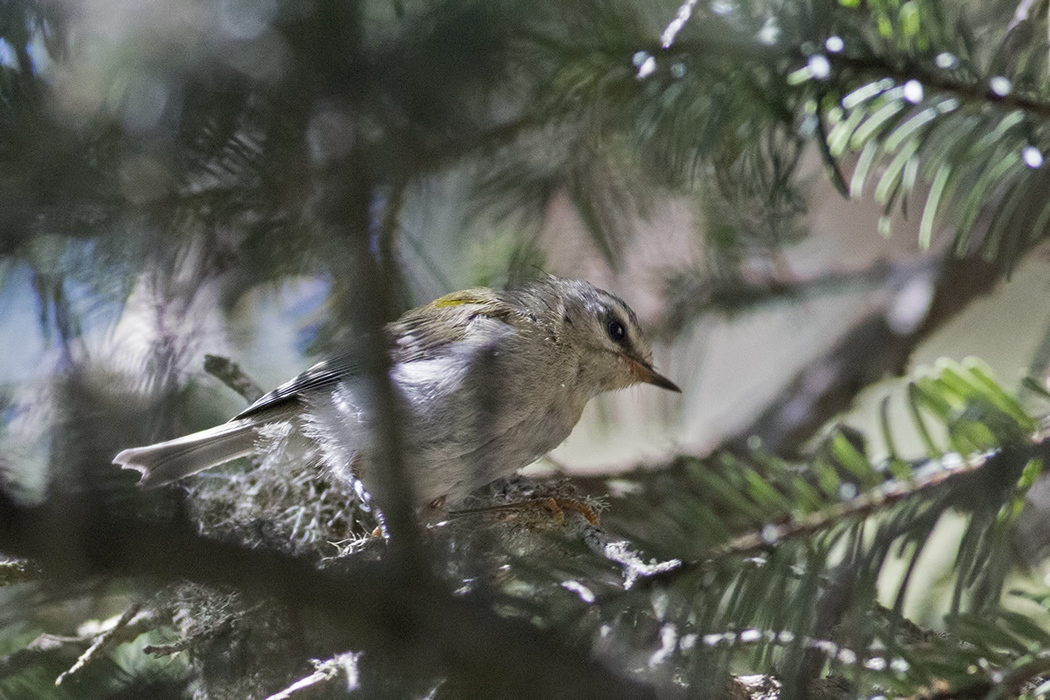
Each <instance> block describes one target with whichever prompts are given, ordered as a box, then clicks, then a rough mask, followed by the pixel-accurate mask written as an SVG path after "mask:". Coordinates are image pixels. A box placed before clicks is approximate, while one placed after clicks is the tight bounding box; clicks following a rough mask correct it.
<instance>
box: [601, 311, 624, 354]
mask: <svg viewBox="0 0 1050 700" xmlns="http://www.w3.org/2000/svg"><path fill="white" fill-rule="evenodd" d="M605 332H606V333H608V334H609V339H610V340H612V341H613V342H614V343H616V344H617V345H620V346H623V347H627V329H626V328H625V327H624V325H623V321H621V320H620V319H618V318H617V317H616V316H610V317H609V319H608V320H607V321H606V322H605Z"/></svg>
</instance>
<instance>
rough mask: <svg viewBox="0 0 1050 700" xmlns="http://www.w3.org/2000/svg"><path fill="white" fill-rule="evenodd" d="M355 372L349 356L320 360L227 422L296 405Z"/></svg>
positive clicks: (354, 361)
mask: <svg viewBox="0 0 1050 700" xmlns="http://www.w3.org/2000/svg"><path fill="white" fill-rule="evenodd" d="M359 369H360V362H359V360H358V359H357V358H356V357H355V356H352V355H349V354H347V355H339V356H337V357H333V358H331V359H329V360H323V361H321V362H318V363H317V364H316V365H314V366H313V367H311V368H310V369H308V370H306V371H305V372H303V373H302V374H300V375H298V376H297V377H295V378H294V379H291V380H289V381H287V382H285V383H284V384H282V385H281V386H279V387H277V388H276V389H274V390H273V391H271V392H268V393H266V394H263V395H262V396H260V397H259V398H258V400H256V402H255V403H253V404H252V405H251V406H249V407H248V408H246V409H244V410H243V411H241V412H240V413H238V414H237V415H236V416H234V417H233V418H231V419H230V420H238V419H240V418H249V417H251V416H257V415H259V414H260V413H262V412H263V411H268V410H270V409H272V408H276V407H278V406H283V405H285V404H288V403H290V402H293V401H298V400H299V397H300V396H301V395H302V394H304V393H306V392H310V391H313V390H316V389H321V388H325V387H334V386H335V385H336V384H338V383H339V382H340V381H342V380H344V379H346V378H347V377H352V376H353V375H355V374H357V372H358V371H359Z"/></svg>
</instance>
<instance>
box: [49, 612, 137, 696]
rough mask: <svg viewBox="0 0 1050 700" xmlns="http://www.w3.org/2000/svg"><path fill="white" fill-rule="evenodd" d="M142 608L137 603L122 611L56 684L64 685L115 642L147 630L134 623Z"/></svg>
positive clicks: (59, 676) (63, 673) (61, 675)
mask: <svg viewBox="0 0 1050 700" xmlns="http://www.w3.org/2000/svg"><path fill="white" fill-rule="evenodd" d="M141 610H142V604H141V603H135V604H134V605H132V606H131V607H129V608H128V609H127V610H125V611H124V612H123V613H121V615H120V617H119V618H117V621H116V624H114V625H113V626H112V627H110V628H109V629H108V630H106V631H104V632H102V633H101V634H99V635H97V636H96V637H95V638H94V641H93V642H92V643H91V646H89V647H88V648H87V650H86V651H85V652H84V653H83V654H81V655H80V657H79V658H77V660H76V663H74V664H73V665H72V666H71V667H70V668H69V670H67V671H63V672H62V673H60V674H59V675H58V678H56V679H55V685H62V683H63V682H64V681H65V680H66V679H67V678H69V677H70V676H72V675H73V674H74V673H76V672H77V671H79V670H80V669H82V668H84V667H85V666H87V665H88V663H89V662H91V661H92V660H94V659H95V658H96V657H97V656H98V655H99V654H101V653H102V652H103V651H105V650H106V649H108V648H110V647H112V646H113V645H114V644H118V643H120V642H124V641H128V640H129V639H134V638H135V637H138V636H139V635H140V634H142V633H143V632H144V631H146V630H145V629H143V628H142V627H141V625H133V624H132V623H133V622H135V621H136V618H138V617H139V613H140V611H141ZM145 617H146V618H151V617H152V614H151V613H146V614H145ZM137 621H138V622H142V619H141V618H140V619H138V620H137ZM129 630H133V632H132V634H131V635H130V636H129V635H128V631H129Z"/></svg>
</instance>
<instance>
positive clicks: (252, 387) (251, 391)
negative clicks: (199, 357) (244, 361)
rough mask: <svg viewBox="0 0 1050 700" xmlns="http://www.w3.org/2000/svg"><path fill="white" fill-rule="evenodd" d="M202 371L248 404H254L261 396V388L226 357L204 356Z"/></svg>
mask: <svg viewBox="0 0 1050 700" xmlns="http://www.w3.org/2000/svg"><path fill="white" fill-rule="evenodd" d="M204 371H205V372H207V373H208V374H210V375H211V376H213V377H215V378H216V379H218V380H219V381H220V382H222V383H223V384H225V385H226V386H228V387H230V388H231V389H233V390H234V391H236V392H237V393H238V394H240V395H241V396H243V397H244V398H245V400H247V401H248V403H255V402H256V401H258V399H259V397H260V396H262V395H263V390H262V388H261V387H260V386H259V385H258V384H256V383H255V380H254V379H252V378H251V377H249V376H248V375H247V374H246V373H245V371H244V370H242V369H241V366H240V365H238V364H237V363H236V362H234V361H233V360H231V359H229V358H227V357H220V356H219V355H205V356H204Z"/></svg>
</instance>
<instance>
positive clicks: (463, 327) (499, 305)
mask: <svg viewBox="0 0 1050 700" xmlns="http://www.w3.org/2000/svg"><path fill="white" fill-rule="evenodd" d="M513 315H514V312H513V308H512V307H511V306H509V305H508V304H507V303H506V302H505V301H504V300H503V298H502V296H501V295H500V294H499V293H497V292H495V291H493V290H491V289H466V290H463V291H460V292H454V293H452V294H448V295H446V296H443V297H441V298H440V299H436V300H434V301H432V302H430V303H429V304H427V305H425V306H421V307H419V308H416V309H412V310H411V311H409V312H407V313H406V314H405V315H404V316H402V317H401V318H400V319H398V320H397V321H395V322H393V323H391V324H390V325H388V326H387V328H386V331H387V337H388V339H389V340H390V341H391V342H392V348H391V360H392V361H393V362H398V363H400V362H412V361H414V360H420V359H425V358H429V357H434V356H435V355H439V354H441V351H442V349H444V348H446V347H448V346H449V345H451V344H453V343H456V342H459V341H461V340H463V339H464V338H465V337H466V335H467V332H468V329H469V327H470V323H471V322H472V321H473V320H474V319H476V318H477V317H479V316H485V317H488V318H495V319H499V320H503V321H508V320H509V319H510V317H511V316H513ZM360 369H361V363H360V359H359V356H358V355H356V354H353V353H347V354H344V355H338V356H336V357H333V358H331V359H328V360H324V361H322V362H318V363H317V364H316V365H314V366H313V367H311V368H310V369H308V370H306V371H305V372H303V373H302V374H300V375H299V376H297V377H295V378H294V379H292V380H290V381H287V382H285V383H284V384H282V385H281V386H279V387H277V388H276V389H274V390H273V391H271V392H269V393H267V394H264V395H263V396H261V397H259V399H258V400H257V401H256V402H255V403H253V404H252V405H251V406H249V407H248V408H246V409H244V410H243V411H241V412H240V413H238V414H237V415H236V416H234V417H233V418H232V419H231V420H238V419H240V418H249V417H252V416H257V415H259V414H260V413H262V412H264V411H268V410H270V409H272V408H277V407H279V406H284V405H286V404H288V403H291V402H294V401H298V400H299V398H300V397H301V396H302V395H303V394H305V393H309V392H311V391H314V390H317V389H325V388H329V387H334V386H336V385H337V384H338V383H339V382H340V381H343V380H345V379H347V378H348V377H352V376H354V375H355V374H357V373H358V372H360Z"/></svg>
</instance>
